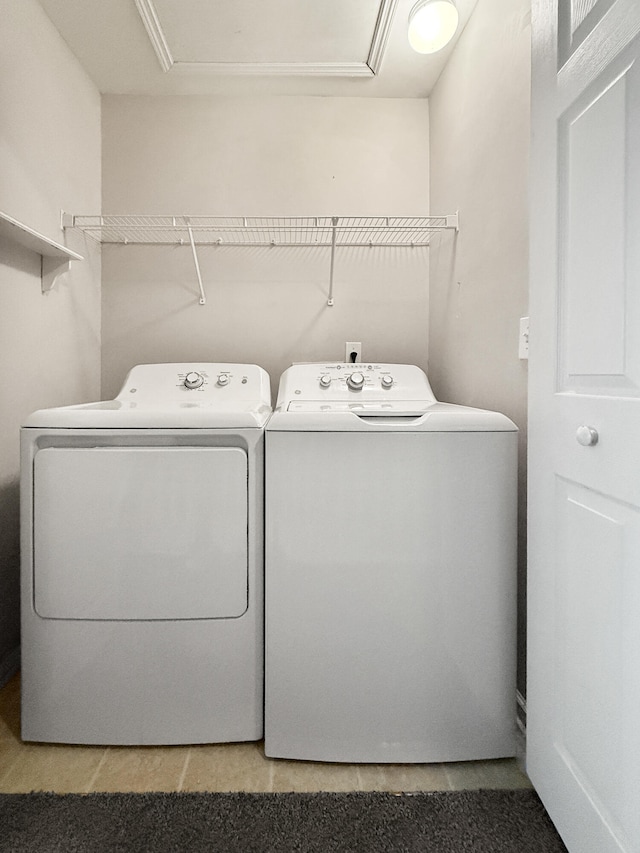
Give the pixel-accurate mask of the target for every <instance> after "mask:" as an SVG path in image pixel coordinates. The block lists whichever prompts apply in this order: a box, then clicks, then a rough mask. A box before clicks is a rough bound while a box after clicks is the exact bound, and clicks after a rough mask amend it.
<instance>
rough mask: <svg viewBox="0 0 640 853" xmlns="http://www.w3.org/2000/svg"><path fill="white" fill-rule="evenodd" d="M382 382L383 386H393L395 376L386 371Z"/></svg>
mask: <svg viewBox="0 0 640 853" xmlns="http://www.w3.org/2000/svg"><path fill="white" fill-rule="evenodd" d="M380 383H381V384H382V387H383V388H391V386H392V385H393V376H389V374H388V373H386V374H385V375H384V376H383V377H382V379H381V380H380Z"/></svg>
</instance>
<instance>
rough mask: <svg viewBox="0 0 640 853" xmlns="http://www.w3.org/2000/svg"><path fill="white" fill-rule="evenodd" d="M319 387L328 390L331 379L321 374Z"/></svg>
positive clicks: (325, 374) (327, 375) (326, 374)
mask: <svg viewBox="0 0 640 853" xmlns="http://www.w3.org/2000/svg"><path fill="white" fill-rule="evenodd" d="M320 385H321V386H322V388H328V387H329V386H330V385H331V377H330V376H329V374H328V373H323V374H322V376H321V377H320Z"/></svg>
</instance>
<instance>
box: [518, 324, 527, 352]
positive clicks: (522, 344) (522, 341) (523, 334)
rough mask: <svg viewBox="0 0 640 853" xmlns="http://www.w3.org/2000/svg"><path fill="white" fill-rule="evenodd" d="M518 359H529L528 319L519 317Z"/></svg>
mask: <svg viewBox="0 0 640 853" xmlns="http://www.w3.org/2000/svg"><path fill="white" fill-rule="evenodd" d="M518 358H529V318H528V317H520V335H519V337H518Z"/></svg>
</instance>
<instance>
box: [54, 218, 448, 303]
mask: <svg viewBox="0 0 640 853" xmlns="http://www.w3.org/2000/svg"><path fill="white" fill-rule="evenodd" d="M62 224H63V227H64V228H78V229H79V230H81V231H83V232H84V233H85V234H87V235H89V236H91V237H93V238H94V239H95V240H98V241H99V242H100V243H122V244H138V245H158V244H164V245H167V244H169V245H189V246H191V250H192V253H193V260H194V263H195V268H196V274H197V277H198V284H199V287H200V304H201V305H204V304H205V302H206V297H205V293H204V288H203V285H202V277H201V275H200V266H199V263H198V253H197V246H285V247H286V246H288V247H296V246H300V247H302V246H307V247H309V246H320V247H321V246H325V247H327V248H330V249H331V268H330V281H329V297H328V300H327V304H328V305H333V268H334V259H335V250H336V249H337V248H343V247H357V246H366V247H370V248H374V247H394V248H398V247H400V248H412V247H419V246H428V245H429V244H430V242H431V239H432V238H433V236H434V235H435V234H437V233H439V232H441V231H447V230H448V231H457V230H458V214H457V213H455V214H452V215H448V216H408V217H401V216H373V217H371V216H369V217H359V216H295V217H278V216H263V217H256V216H252V217H243V216H237V217H223V216H72V215H70V214H64V215H63V217H62Z"/></svg>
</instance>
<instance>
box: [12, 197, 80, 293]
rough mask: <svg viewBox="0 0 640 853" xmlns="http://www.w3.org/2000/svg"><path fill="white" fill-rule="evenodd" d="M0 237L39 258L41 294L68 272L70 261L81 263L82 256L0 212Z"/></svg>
mask: <svg viewBox="0 0 640 853" xmlns="http://www.w3.org/2000/svg"><path fill="white" fill-rule="evenodd" d="M0 235H1V236H3V237H6V238H7V239H9V240H12V241H13V242H14V243H19V244H20V245H21V246H25V247H26V248H27V249H30V250H31V251H32V252H36V254H38V255H40V257H41V259H42V260H41V268H40V269H41V278H42V292H43V293H46V292H47V291H48V290H51V288H52V287H53V286H54V284H55V283H56V280H57V278H58V276H60V275H62V274H63V273H65V272H68V270H69V263H70V262H71V261H83V260H84V258H83V257H82V255H79V254H78V253H77V252H73V251H71V249H67V247H66V246H63V245H61V244H60V243H56V242H55V241H54V240H50V239H49V238H48V237H45V236H44V234H39V233H38V232H37V231H34V230H33V228H29V227H28V226H27V225H24V223H22V222H18V220H17V219H14V218H13V217H12V216H8V215H7V214H6V213H2V212H1V211H0Z"/></svg>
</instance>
